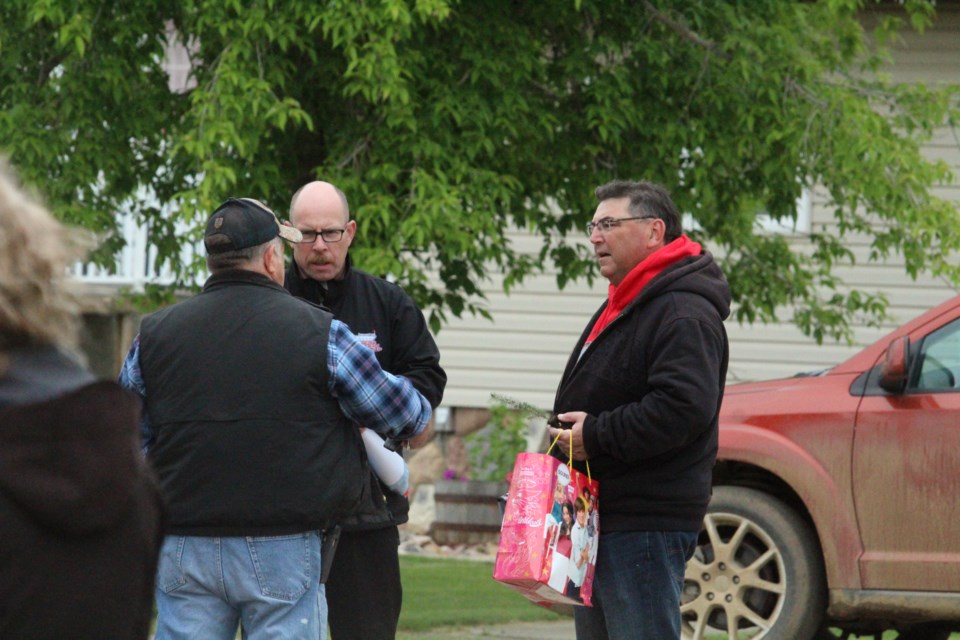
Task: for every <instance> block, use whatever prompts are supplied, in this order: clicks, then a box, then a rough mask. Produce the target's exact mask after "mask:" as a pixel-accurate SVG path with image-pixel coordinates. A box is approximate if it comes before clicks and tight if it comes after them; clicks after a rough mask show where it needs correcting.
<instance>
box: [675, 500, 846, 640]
mask: <svg viewBox="0 0 960 640" xmlns="http://www.w3.org/2000/svg"><path fill="white" fill-rule="evenodd" d="M826 594H827V591H826V579H825V577H824V570H823V562H822V558H821V553H820V545H819V543H818V541H817V538H816V536H815V534H814V532H813V529H812V528H811V527H810V525H809V524H808V523H807V522H806V521H805V520H803V519H802V518H801V517H800V516H799V515H797V513H796V512H795V511H794V510H793V509H791V508H790V507H788V506H787V505H785V504H784V503H783V502H781V501H780V500H778V499H776V498H774V497H773V496H771V495H769V494H766V493H763V492H762V491H757V490H755V489H748V488H745V487H733V486H721V487H714V490H713V498H712V499H711V501H710V505H709V506H708V508H707V515H706V517H705V518H704V524H703V530H702V531H701V532H700V538H699V540H698V543H697V550H696V552H695V553H694V557H693V558H691V560H690V561H689V562H688V563H687V569H686V575H685V583H684V593H683V596H682V599H681V607H680V611H681V621H682V632H683V638H684V640H701V639H702V638H705V637H707V636H708V635H709V634H715V633H718V632H725V633H726V634H727V637H728V638H729V640H741V639H745V638H750V639H751V640H761V639H763V640H811V639H812V638H814V636H815V634H816V633H817V630H818V629H819V628H820V624H821V622H822V621H823V617H824V615H825V612H826V597H827V595H826Z"/></svg>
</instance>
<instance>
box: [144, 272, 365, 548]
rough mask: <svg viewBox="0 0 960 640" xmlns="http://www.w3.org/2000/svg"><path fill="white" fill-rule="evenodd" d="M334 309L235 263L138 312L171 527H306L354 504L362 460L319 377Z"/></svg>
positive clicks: (261, 531) (236, 530)
mask: <svg viewBox="0 0 960 640" xmlns="http://www.w3.org/2000/svg"><path fill="white" fill-rule="evenodd" d="M331 318H332V316H331V315H330V314H329V313H327V312H325V311H323V310H322V309H320V308H319V307H316V306H315V305H311V304H309V303H306V302H304V301H302V300H298V299H296V298H294V297H292V296H291V295H290V294H288V293H287V292H286V291H285V290H284V289H283V288H282V287H280V286H278V285H276V284H275V283H273V282H272V281H270V280H269V279H267V278H266V277H263V276H260V275H258V274H254V273H251V272H242V271H231V272H227V273H222V274H217V275H215V276H213V277H211V278H210V279H209V280H208V281H207V283H206V285H205V286H204V290H203V292H202V293H200V295H198V296H196V297H194V298H191V299H190V300H187V301H185V302H182V303H180V304H178V305H175V306H173V307H169V308H167V309H164V310H162V311H160V312H158V313H155V314H152V315H150V316H148V317H146V318H144V320H143V323H142V325H141V330H140V349H141V351H140V364H141V369H142V374H143V381H144V386H145V388H146V396H147V415H148V416H149V419H150V423H151V426H152V428H153V430H154V433H155V435H156V442H155V444H154V445H153V447H152V448H151V449H150V451H149V454H148V455H149V459H150V460H151V461H152V463H153V465H154V468H155V469H156V472H157V475H158V476H159V478H160V482H161V485H162V487H163V490H164V495H165V497H166V499H167V501H168V503H169V505H170V516H171V517H170V525H171V526H170V531H171V532H172V533H178V534H185V535H210V536H212V535H223V536H252V535H277V534H283V533H291V532H298V531H308V530H311V529H321V528H325V527H326V526H327V525H328V524H330V523H331V522H334V521H336V520H337V519H338V518H339V517H341V516H342V515H343V514H344V513H347V512H349V511H351V510H352V509H353V508H355V506H356V504H357V502H358V500H359V499H360V494H361V487H362V478H363V477H364V474H365V473H367V466H366V462H365V460H364V459H363V457H362V453H361V451H362V443H361V440H360V435H359V432H358V430H357V429H356V427H354V426H352V425H351V424H350V422H349V420H348V419H347V418H346V417H345V416H344V414H343V412H342V411H341V410H340V408H339V406H338V404H337V402H336V400H335V399H334V398H333V397H332V396H331V394H330V392H329V391H328V387H327V380H328V373H327V340H328V337H329V332H330V321H331Z"/></svg>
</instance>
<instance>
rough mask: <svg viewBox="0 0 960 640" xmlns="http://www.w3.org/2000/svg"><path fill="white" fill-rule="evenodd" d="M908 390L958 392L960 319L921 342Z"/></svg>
mask: <svg viewBox="0 0 960 640" xmlns="http://www.w3.org/2000/svg"><path fill="white" fill-rule="evenodd" d="M911 378H912V380H911V384H910V385H909V389H908V391H912V392H915V393H916V392H920V393H923V392H932V391H954V390H956V389H957V380H958V379H960V320H954V321H953V322H951V323H950V324H947V325H944V326H942V327H940V328H939V329H937V330H936V331H933V332H932V333H930V335H928V336H927V337H926V338H924V340H923V342H922V343H921V344H920V354H919V356H918V359H917V363H916V365H915V367H914V371H913V375H912V376H911Z"/></svg>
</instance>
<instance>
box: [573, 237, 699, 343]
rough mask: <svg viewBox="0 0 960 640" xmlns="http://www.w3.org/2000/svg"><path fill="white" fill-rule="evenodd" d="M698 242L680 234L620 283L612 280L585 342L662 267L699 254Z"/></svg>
mask: <svg viewBox="0 0 960 640" xmlns="http://www.w3.org/2000/svg"><path fill="white" fill-rule="evenodd" d="M700 253H701V250H700V245H699V244H698V243H696V242H693V241H692V240H690V238H688V237H687V236H686V235H682V236H680V237H679V238H677V239H676V240H674V241H673V242H671V243H670V244H667V245H664V246H662V247H660V248H659V249H657V250H656V251H654V252H653V253H651V254H650V255H648V256H647V257H646V258H644V259H643V260H641V261H640V263H639V264H638V265H637V266H635V267H634V268H633V269H632V270H631V271H630V273H628V274H627V277H626V278H624V279H623V281H622V282H620V284H619V285H616V284H611V285H610V287H609V288H608V290H607V308H606V309H604V310H603V313H602V314H600V317H599V318H597V322H596V324H594V325H593V330H591V331H590V335H589V336H588V337H587V341H586V343H585V344H584V346H587V345H588V344H590V343H591V342H593V340H594V338H596V337H597V336H598V335H600V332H601V331H603V330H604V328H606V326H607V325H608V324H610V322H612V321H613V319H614V318H616V317H617V316H618V315H620V312H621V311H623V310H624V308H625V307H626V306H627V305H628V304H630V303H631V302H633V299H634V298H636V297H637V296H638V295H640V292H641V291H642V290H643V288H644V287H645V286H647V283H648V282H650V281H651V280H653V279H654V277H656V276H657V274H659V273H660V272H661V271H663V270H664V269H666V268H667V267H669V266H670V265H671V264H673V263H674V262H676V261H678V260H681V259H683V258H688V257H690V256H698V255H700Z"/></svg>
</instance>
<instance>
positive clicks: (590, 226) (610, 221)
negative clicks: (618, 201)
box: [587, 216, 657, 236]
mask: <svg viewBox="0 0 960 640" xmlns="http://www.w3.org/2000/svg"><path fill="white" fill-rule="evenodd" d="M656 219H657V216H630V217H629V218H601V219H600V220H597V221H596V222H588V223H587V235H588V236H592V235H593V230H594V229H597V228H599V229H600V233H606V232H607V231H610V229H613V228H614V227H619V226H620V224H621V223H623V222H627V221H628V220H656Z"/></svg>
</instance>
